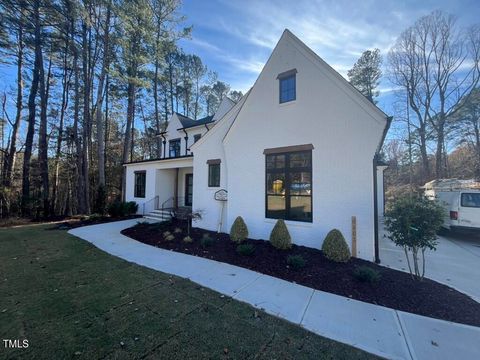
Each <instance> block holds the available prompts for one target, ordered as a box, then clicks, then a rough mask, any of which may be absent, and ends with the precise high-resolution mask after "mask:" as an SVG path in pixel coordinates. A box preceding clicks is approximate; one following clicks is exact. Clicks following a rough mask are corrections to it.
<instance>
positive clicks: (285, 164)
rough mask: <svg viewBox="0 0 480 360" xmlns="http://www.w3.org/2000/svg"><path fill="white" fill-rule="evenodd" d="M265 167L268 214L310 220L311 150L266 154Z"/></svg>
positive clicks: (278, 217) (266, 213)
mask: <svg viewBox="0 0 480 360" xmlns="http://www.w3.org/2000/svg"><path fill="white" fill-rule="evenodd" d="M265 167H266V190H265V192H266V211H265V216H266V217H267V218H273V219H285V220H295V221H306V222H311V221H312V151H311V150H307V151H295V152H283V153H275V154H266V165H265Z"/></svg>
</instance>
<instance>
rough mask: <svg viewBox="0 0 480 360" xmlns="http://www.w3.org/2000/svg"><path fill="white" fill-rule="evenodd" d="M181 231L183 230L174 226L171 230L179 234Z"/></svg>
mask: <svg viewBox="0 0 480 360" xmlns="http://www.w3.org/2000/svg"><path fill="white" fill-rule="evenodd" d="M182 231H183V230H182V229H180V228H179V227H176V228H175V229H174V230H173V232H174V233H175V234H180V233H181V232H182Z"/></svg>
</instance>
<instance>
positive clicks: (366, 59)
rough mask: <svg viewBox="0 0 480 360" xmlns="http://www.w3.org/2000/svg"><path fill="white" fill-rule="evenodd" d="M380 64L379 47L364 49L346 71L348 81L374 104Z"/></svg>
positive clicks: (380, 73) (380, 71) (380, 72)
mask: <svg viewBox="0 0 480 360" xmlns="http://www.w3.org/2000/svg"><path fill="white" fill-rule="evenodd" d="M381 64H382V57H381V55H380V50H379V49H374V50H366V51H364V52H363V54H362V56H360V58H359V59H358V60H357V62H356V63H355V65H353V68H351V69H350V70H348V73H347V75H348V79H349V81H350V83H351V84H352V85H353V86H355V87H356V88H357V90H358V91H360V92H361V93H362V94H363V95H364V96H365V97H366V98H367V99H368V100H370V101H371V102H372V103H375V104H376V101H375V98H376V97H377V96H378V95H379V91H378V90H376V89H377V87H378V85H379V83H380V77H381V76H382V70H381V69H380V66H381Z"/></svg>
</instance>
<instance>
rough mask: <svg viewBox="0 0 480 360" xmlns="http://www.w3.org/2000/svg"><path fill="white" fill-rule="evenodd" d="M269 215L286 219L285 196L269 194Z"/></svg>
mask: <svg viewBox="0 0 480 360" xmlns="http://www.w3.org/2000/svg"><path fill="white" fill-rule="evenodd" d="M267 217H269V218H274V219H285V196H276V195H268V196H267Z"/></svg>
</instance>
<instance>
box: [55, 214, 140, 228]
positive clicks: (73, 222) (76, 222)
mask: <svg viewBox="0 0 480 360" xmlns="http://www.w3.org/2000/svg"><path fill="white" fill-rule="evenodd" d="M141 217H142V216H141V215H129V216H123V217H110V216H98V217H97V216H94V217H86V218H76V219H70V220H69V221H64V222H61V223H58V224H55V226H53V227H52V228H51V230H69V229H75V228H78V227H81V226H88V225H98V224H105V223H109V222H113V221H122V220H130V219H138V218H141Z"/></svg>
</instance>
